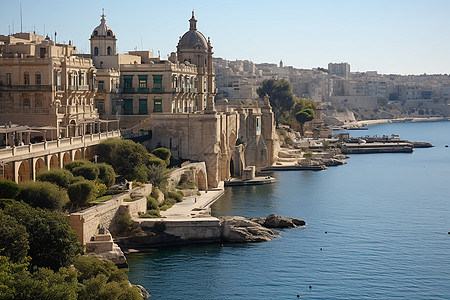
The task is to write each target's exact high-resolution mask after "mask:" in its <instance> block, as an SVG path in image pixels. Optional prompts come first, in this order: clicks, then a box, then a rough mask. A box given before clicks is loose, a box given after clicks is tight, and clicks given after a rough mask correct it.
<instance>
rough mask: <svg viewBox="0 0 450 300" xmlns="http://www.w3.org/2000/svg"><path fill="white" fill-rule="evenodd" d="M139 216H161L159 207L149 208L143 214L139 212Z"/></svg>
mask: <svg viewBox="0 0 450 300" xmlns="http://www.w3.org/2000/svg"><path fill="white" fill-rule="evenodd" d="M139 218H161V214H160V213H159V209H149V210H147V212H146V213H145V214H140V215H139Z"/></svg>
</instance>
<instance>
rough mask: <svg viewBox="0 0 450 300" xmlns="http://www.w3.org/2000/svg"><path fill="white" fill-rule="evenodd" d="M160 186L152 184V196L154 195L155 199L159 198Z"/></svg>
mask: <svg viewBox="0 0 450 300" xmlns="http://www.w3.org/2000/svg"><path fill="white" fill-rule="evenodd" d="M158 191H159V190H158V188H157V187H156V186H152V193H151V194H150V196H152V197H153V198H155V199H158V197H159V192H158Z"/></svg>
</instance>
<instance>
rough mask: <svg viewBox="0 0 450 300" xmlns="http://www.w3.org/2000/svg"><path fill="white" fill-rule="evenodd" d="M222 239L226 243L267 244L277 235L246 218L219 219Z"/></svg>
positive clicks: (226, 217)
mask: <svg viewBox="0 0 450 300" xmlns="http://www.w3.org/2000/svg"><path fill="white" fill-rule="evenodd" d="M219 220H220V221H219V225H220V226H221V238H222V240H223V241H225V242H239V243H244V242H266V241H270V240H272V239H273V238H274V237H276V234H275V233H274V232H273V231H272V230H270V229H267V228H265V227H263V226H262V225H260V224H258V223H256V222H253V221H250V220H248V219H246V218H244V217H238V216H225V217H219Z"/></svg>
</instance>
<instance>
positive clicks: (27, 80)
mask: <svg viewBox="0 0 450 300" xmlns="http://www.w3.org/2000/svg"><path fill="white" fill-rule="evenodd" d="M23 84H25V85H30V74H29V73H28V72H25V73H23Z"/></svg>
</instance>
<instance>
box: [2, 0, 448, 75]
mask: <svg viewBox="0 0 450 300" xmlns="http://www.w3.org/2000/svg"><path fill="white" fill-rule="evenodd" d="M20 3H21V6H22V28H23V31H24V32H33V31H35V32H36V33H38V34H42V35H45V34H48V35H49V36H51V38H52V39H54V33H55V31H56V32H57V42H63V41H64V42H66V43H67V42H68V41H69V40H71V41H72V43H73V44H74V45H75V46H76V47H77V49H78V50H79V51H80V52H82V53H88V52H89V37H90V35H91V33H92V30H93V29H94V28H95V27H96V26H97V25H98V24H99V23H100V15H101V14H102V9H103V8H104V9H105V15H106V22H107V25H108V26H110V27H111V29H112V30H113V31H114V33H115V34H116V36H117V38H118V41H117V45H118V52H120V53H124V52H127V51H130V50H134V49H138V50H141V49H143V50H150V51H151V50H153V53H154V55H155V56H158V51H159V53H160V54H161V58H162V59H166V58H167V55H169V54H170V53H171V52H176V45H177V43H178V39H179V37H180V36H181V35H183V34H184V32H186V31H187V30H188V29H189V23H188V20H189V18H190V17H191V11H192V10H194V11H195V17H196V19H197V20H198V24H197V28H198V30H199V31H201V32H202V33H203V34H204V35H205V36H206V37H210V38H211V43H212V45H213V47H214V49H213V50H214V52H215V54H214V57H221V58H224V59H228V60H235V59H238V60H251V61H253V62H255V63H263V62H264V63H277V64H278V63H279V61H280V60H283V63H284V65H285V66H293V67H295V68H302V69H311V68H316V67H322V68H327V67H328V63H330V62H332V63H340V62H348V63H349V64H350V65H351V71H352V72H357V71H360V72H365V71H378V72H379V73H383V74H423V73H427V74H449V73H450V59H449V58H448V55H449V53H450V38H449V33H448V30H449V25H450V21H449V20H448V12H449V11H450V1H446V0H429V1H426V2H425V1H417V0H396V1H387V0H378V1H361V0H342V1H335V0H326V1H325V0H317V1H278V2H276V3H275V4H276V6H274V2H271V1H266V0H262V1H253V0H251V1H236V0H231V1H226V2H225V1H224V2H219V1H217V2H216V1H207V0H203V1H174V0H171V1H164V2H163V1H159V2H147V1H142V2H141V1H134V0H131V1H127V2H122V1H121V2H119V1H95V2H93V1H85V0H81V1H76V2H70V3H71V4H70V5H68V2H64V1H53V0H52V1H47V0H43V1H40V2H32V1H29V0H26V1H21V2H19V1H10V2H6V3H2V5H1V7H2V9H1V11H0V34H4V35H7V34H9V33H13V31H14V32H20V27H21V23H20ZM124 3H126V4H127V6H124ZM44 27H45V32H44ZM13 29H14V30H13Z"/></svg>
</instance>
